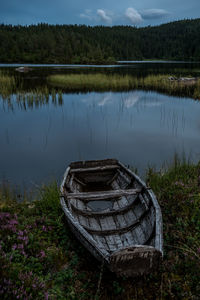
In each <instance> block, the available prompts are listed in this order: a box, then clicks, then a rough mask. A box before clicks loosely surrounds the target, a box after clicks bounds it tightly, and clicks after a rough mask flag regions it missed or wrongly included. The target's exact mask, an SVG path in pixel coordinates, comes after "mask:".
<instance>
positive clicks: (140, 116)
mask: <svg viewBox="0 0 200 300" xmlns="http://www.w3.org/2000/svg"><path fill="white" fill-rule="evenodd" d="M28 97H29V95H28ZM56 99H57V101H56V103H57V105H55V102H54V101H53V98H52V95H49V97H48V100H47V98H46V99H42V100H41V105H40V104H39V105H36V104H35V103H34V101H33V103H32V104H30V103H29V102H27V98H25V100H24V101H18V99H17V96H16V95H13V96H12V99H11V103H12V110H11V109H8V106H9V105H10V104H9V105H8V103H7V102H5V101H4V100H2V99H0V120H1V126H0V140H1V150H0V151H1V155H0V178H1V179H3V178H6V179H8V180H9V181H10V182H12V183H18V184H23V185H27V186H30V185H33V183H34V184H41V182H43V181H44V182H45V181H48V180H50V179H51V178H56V179H60V178H61V176H62V174H63V172H64V170H65V167H66V166H67V164H68V163H69V162H71V161H74V160H87V159H101V158H106V157H115V158H118V159H120V160H121V161H122V162H124V163H126V164H129V165H133V166H134V167H137V168H138V170H139V172H140V173H143V171H144V170H145V168H146V167H147V166H148V165H151V166H156V167H157V168H159V167H161V166H162V165H163V163H164V162H165V161H170V160H172V159H173V156H174V153H175V152H176V153H178V154H179V155H182V153H183V151H184V152H185V154H186V156H188V155H190V156H191V154H192V158H193V160H198V159H199V154H200V153H199V148H200V139H199V134H200V132H199V115H200V104H199V102H197V101H196V102H195V101H194V100H191V99H188V98H185V99H184V98H177V97H169V96H166V95H162V94H159V93H156V92H145V91H133V92H122V93H112V92H107V93H95V92H93V93H88V94H63V95H62V103H59V100H58V94H57V97H56ZM6 103H7V104H6ZM22 103H23V104H22ZM44 104H45V105H44ZM6 105H7V107H6Z"/></svg>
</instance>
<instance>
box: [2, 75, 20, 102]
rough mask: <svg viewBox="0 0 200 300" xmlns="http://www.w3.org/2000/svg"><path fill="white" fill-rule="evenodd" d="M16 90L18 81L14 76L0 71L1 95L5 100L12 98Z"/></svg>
mask: <svg viewBox="0 0 200 300" xmlns="http://www.w3.org/2000/svg"><path fill="white" fill-rule="evenodd" d="M15 88H16V80H15V77H14V76H10V75H7V74H5V73H3V72H2V71H0V95H2V97H3V98H6V97H7V96H10V95H11V94H12V93H13V91H14V90H15Z"/></svg>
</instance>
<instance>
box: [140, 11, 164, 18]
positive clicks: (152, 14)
mask: <svg viewBox="0 0 200 300" xmlns="http://www.w3.org/2000/svg"><path fill="white" fill-rule="evenodd" d="M141 15H142V17H143V18H144V19H160V18H163V17H166V16H167V15H169V12H168V11H167V10H165V9H158V8H152V9H146V10H144V11H143V12H142V13H141Z"/></svg>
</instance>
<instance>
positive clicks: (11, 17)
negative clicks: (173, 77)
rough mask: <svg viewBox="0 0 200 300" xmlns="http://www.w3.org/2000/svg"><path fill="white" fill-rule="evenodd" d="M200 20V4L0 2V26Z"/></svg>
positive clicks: (169, 0)
mask: <svg viewBox="0 0 200 300" xmlns="http://www.w3.org/2000/svg"><path fill="white" fill-rule="evenodd" d="M199 17H200V0H189V1H188V0H152V1H149V0H123V1H117V0H98V1H97V0H0V23H4V24H15V25H16V24H21V25H30V24H37V23H41V22H42V23H49V24H86V25H92V26H93V25H107V26H113V25H133V26H147V25H157V24H161V23H167V22H170V21H175V20H180V19H191V18H199Z"/></svg>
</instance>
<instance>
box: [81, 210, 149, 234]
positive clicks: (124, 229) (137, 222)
mask: <svg viewBox="0 0 200 300" xmlns="http://www.w3.org/2000/svg"><path fill="white" fill-rule="evenodd" d="M148 212H149V210H146V211H145V212H144V213H143V214H142V215H141V216H140V217H139V218H138V219H137V220H135V221H134V222H132V223H131V224H129V225H127V226H124V227H121V228H119V229H118V228H111V229H108V230H107V229H106V230H94V229H92V228H87V227H85V226H84V228H85V229H86V230H87V231H88V232H90V233H92V234H99V235H105V236H106V235H111V234H122V233H125V232H128V231H129V230H132V229H133V228H135V227H137V226H138V225H140V222H141V221H142V219H143V218H144V217H145V216H146V215H147V214H148ZM138 227H140V226H138Z"/></svg>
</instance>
